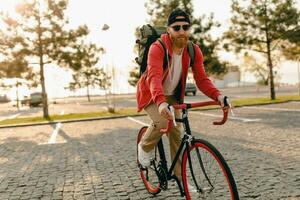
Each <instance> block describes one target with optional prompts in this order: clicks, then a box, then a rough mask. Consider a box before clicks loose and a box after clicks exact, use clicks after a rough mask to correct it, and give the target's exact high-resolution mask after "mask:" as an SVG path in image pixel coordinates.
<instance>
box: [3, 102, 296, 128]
mask: <svg viewBox="0 0 300 200" xmlns="http://www.w3.org/2000/svg"><path fill="white" fill-rule="evenodd" d="M293 101H300V100H288V101H283V102H270V103H258V104H250V105H238V106H233V108H239V107H243V106H257V105H269V104H278V103H287V102H293ZM215 109H219V108H207V109H199V108H195V109H191V111H198V110H215ZM146 115H147V114H134V115H118V116H109V117H94V118H83V119H71V120H62V121H50V122H38V123H27V124H12V125H0V129H4V128H18V127H27V126H43V125H51V124H57V123H62V124H65V123H75V122H84V121H96V120H108V119H118V118H125V117H138V116H146Z"/></svg>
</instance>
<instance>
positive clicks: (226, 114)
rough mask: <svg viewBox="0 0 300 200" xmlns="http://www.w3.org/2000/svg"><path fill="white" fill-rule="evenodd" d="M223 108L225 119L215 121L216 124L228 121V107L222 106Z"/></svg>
mask: <svg viewBox="0 0 300 200" xmlns="http://www.w3.org/2000/svg"><path fill="white" fill-rule="evenodd" d="M222 110H223V119H222V120H221V121H219V122H213V124H214V125H222V124H225V122H226V121H227V117H228V109H226V108H222Z"/></svg>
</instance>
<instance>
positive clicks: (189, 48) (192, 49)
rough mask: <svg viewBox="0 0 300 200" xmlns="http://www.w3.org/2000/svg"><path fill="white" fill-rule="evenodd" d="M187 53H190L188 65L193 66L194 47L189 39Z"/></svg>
mask: <svg viewBox="0 0 300 200" xmlns="http://www.w3.org/2000/svg"><path fill="white" fill-rule="evenodd" d="M188 53H189V55H190V67H192V66H194V61H195V49H194V44H193V42H191V41H188Z"/></svg>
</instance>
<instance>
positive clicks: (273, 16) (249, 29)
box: [224, 0, 300, 100]
mask: <svg viewBox="0 0 300 200" xmlns="http://www.w3.org/2000/svg"><path fill="white" fill-rule="evenodd" d="M244 3H245V5H240V3H239V2H238V1H237V0H232V6H231V8H232V13H233V16H232V18H231V26H230V28H229V30H228V31H227V32H226V33H225V34H224V38H226V39H228V40H229V42H228V44H226V45H225V47H226V48H228V49H229V48H233V49H235V51H236V52H241V51H242V50H244V51H245V52H248V51H254V52H259V53H261V54H263V55H265V56H266V60H267V66H268V70H269V86H270V98H271V99H273V100H274V99H275V98H276V96H275V89H274V74H273V59H274V52H275V51H280V49H281V48H280V45H279V44H281V43H282V42H283V41H288V40H292V38H295V37H296V36H297V35H299V19H300V17H299V11H297V9H296V8H295V2H294V0H249V1H247V2H244ZM297 31H298V33H297Z"/></svg>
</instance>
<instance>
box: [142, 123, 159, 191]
mask: <svg viewBox="0 0 300 200" xmlns="http://www.w3.org/2000/svg"><path fill="white" fill-rule="evenodd" d="M146 130H147V127H143V128H141V130H140V132H139V134H138V138H137V145H138V144H139V142H140V140H141V138H142V136H143V135H144V133H145V132H146ZM137 153H138V152H137ZM137 163H138V164H139V161H138V159H137ZM140 176H141V178H142V181H143V183H144V185H145V187H146V188H147V190H148V192H150V193H151V194H157V193H158V192H160V183H158V185H157V186H156V187H152V185H150V184H149V182H148V181H147V180H146V176H145V174H144V171H143V170H142V169H140Z"/></svg>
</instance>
